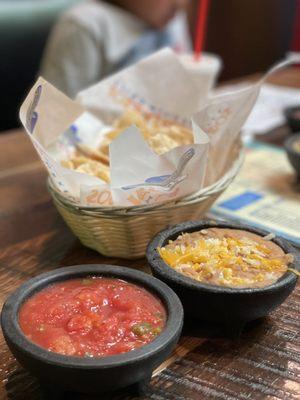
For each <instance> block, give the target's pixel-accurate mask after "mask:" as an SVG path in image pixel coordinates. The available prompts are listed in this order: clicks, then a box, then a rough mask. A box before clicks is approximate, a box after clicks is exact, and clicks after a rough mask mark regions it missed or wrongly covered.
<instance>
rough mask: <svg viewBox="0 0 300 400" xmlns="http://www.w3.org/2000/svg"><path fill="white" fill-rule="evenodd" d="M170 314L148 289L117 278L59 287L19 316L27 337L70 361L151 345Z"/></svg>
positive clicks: (35, 300)
mask: <svg viewBox="0 0 300 400" xmlns="http://www.w3.org/2000/svg"><path fill="white" fill-rule="evenodd" d="M165 321H166V312H165V309H164V307H163V305H162V303H161V301H160V300H159V299H158V298H156V297H155V296H154V295H153V294H151V293H150V292H148V291H147V290H146V289H144V288H142V287H140V286H137V285H135V284H132V283H128V282H125V281H123V280H119V279H113V278H101V277H88V278H84V279H71V280H66V281H63V282H59V283H55V284H53V285H50V286H48V287H46V288H45V289H43V290H41V291H40V292H38V293H36V294H34V295H33V296H32V297H30V298H29V299H28V300H27V301H26V302H25V303H24V304H23V305H22V306H21V309H20V312H19V324H20V327H21V330H22V331H23V333H24V334H25V335H26V336H27V338H28V339H30V340H31V341H32V342H34V343H35V344H37V345H39V346H41V347H43V348H45V349H47V350H49V351H53V352H56V353H60V354H64V355H69V356H82V357H102V356H109V355H114V354H120V353H124V352H128V351H130V350H133V349H136V348H139V347H141V346H143V345H145V344H147V343H149V342H151V341H152V340H153V339H154V338H155V337H156V336H157V335H158V334H159V333H160V332H161V330H162V329H163V327H164V326H165Z"/></svg>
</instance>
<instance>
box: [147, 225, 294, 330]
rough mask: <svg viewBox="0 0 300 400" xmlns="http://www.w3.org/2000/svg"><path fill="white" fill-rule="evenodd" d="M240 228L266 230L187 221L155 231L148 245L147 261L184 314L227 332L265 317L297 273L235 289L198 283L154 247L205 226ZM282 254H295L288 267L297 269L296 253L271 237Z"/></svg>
mask: <svg viewBox="0 0 300 400" xmlns="http://www.w3.org/2000/svg"><path fill="white" fill-rule="evenodd" d="M212 227H214V228H229V229H241V230H246V231H249V232H252V233H255V234H257V235H260V236H266V235H267V234H268V233H269V232H265V231H263V230H260V229H256V228H253V227H250V226H247V225H239V224H231V223H221V222H220V223H215V222H209V221H199V222H186V223H182V224H178V225H175V226H171V227H169V228H168V229H165V230H163V231H161V232H160V233H158V234H157V235H156V236H154V238H153V239H152V241H151V242H150V244H149V246H148V248H147V253H146V256H147V260H148V263H149V265H150V267H151V269H152V273H153V275H154V276H155V277H157V278H159V279H160V280H162V281H164V282H165V283H167V285H168V286H170V287H171V288H172V289H173V290H174V291H175V292H176V293H177V294H178V297H179V298H180V300H181V302H182V304H183V308H184V311H185V315H186V317H192V318H194V319H198V320H202V321H205V322H209V323H214V324H220V325H222V326H223V327H224V331H225V332H227V333H234V331H235V330H236V331H237V332H240V330H241V329H242V327H243V326H244V325H245V323H247V322H249V321H252V320H255V319H258V318H261V317H264V316H266V315H267V314H268V313H270V312H271V311H272V310H274V309H275V308H276V307H278V306H279V305H280V304H281V303H282V302H283V301H284V300H285V299H286V297H287V296H288V295H289V294H290V293H291V292H292V290H293V289H294V287H295V285H296V282H297V276H296V275H295V274H294V273H293V272H290V271H287V272H286V273H285V274H284V275H283V276H282V277H281V278H280V279H279V280H278V281H276V282H275V283H274V284H272V285H270V286H265V287H262V288H245V289H242V288H234V287H232V288H231V287H225V286H218V285H211V284H205V283H201V282H198V281H196V280H194V279H192V278H189V277H187V276H185V275H183V274H181V273H179V272H177V271H175V270H174V269H173V268H171V267H170V266H168V265H167V264H166V263H165V262H164V261H163V260H162V258H161V257H160V255H159V253H158V251H157V248H158V247H163V246H164V245H166V244H168V242H169V240H174V239H176V238H177V237H178V236H179V235H180V234H181V233H183V232H195V231H200V230H201V229H207V228H212ZM272 241H273V242H274V243H276V244H277V245H278V246H280V247H281V248H282V249H283V250H284V252H285V253H292V254H293V255H294V262H293V263H292V264H290V267H291V268H295V269H299V259H298V253H297V252H296V251H295V249H294V248H293V247H292V246H291V245H290V244H289V243H288V242H287V241H285V240H283V239H281V238H276V237H275V238H274V239H273V240H272Z"/></svg>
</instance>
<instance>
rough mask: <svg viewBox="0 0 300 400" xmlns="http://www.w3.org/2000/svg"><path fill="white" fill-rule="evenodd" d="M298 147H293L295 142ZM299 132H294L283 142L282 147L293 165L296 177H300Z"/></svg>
mask: <svg viewBox="0 0 300 400" xmlns="http://www.w3.org/2000/svg"><path fill="white" fill-rule="evenodd" d="M296 143H297V145H298V146H299V149H298V150H297V148H295V144H296ZM299 144H300V133H297V134H294V135H293V136H291V137H290V138H288V139H287V140H286V141H285V142H284V147H285V150H286V152H287V156H288V159H289V161H290V163H291V165H292V166H293V167H294V169H295V172H296V174H297V177H298V179H300V145H299Z"/></svg>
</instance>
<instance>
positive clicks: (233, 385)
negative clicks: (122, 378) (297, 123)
mask: <svg viewBox="0 0 300 400" xmlns="http://www.w3.org/2000/svg"><path fill="white" fill-rule="evenodd" d="M273 80H274V81H275V82H276V83H277V84H286V85H289V86H294V87H300V72H299V70H298V69H295V68H293V69H290V70H287V71H284V72H283V73H279V74H276V76H275V77H274V78H273ZM280 132H281V133H280V135H279V136H276V135H275V140H277V141H280V140H281V139H282V137H283V136H284V135H286V129H281V131H280ZM269 136H270V135H269ZM266 137H267V140H270V139H268V136H266ZM272 139H274V135H273V137H272ZM0 149H1V156H0V303H1V305H2V303H3V302H4V300H5V298H6V297H7V295H8V294H9V293H11V292H12V291H13V290H14V289H15V288H17V287H18V286H19V285H20V284H21V283H22V282H24V281H25V280H27V279H29V278H31V277H33V276H35V275H37V274H40V273H42V272H45V271H49V270H51V269H53V268H57V267H59V266H68V265H75V264H82V263H109V264H120V265H126V266H129V267H132V268H139V269H141V270H144V271H147V267H146V264H145V260H143V259H142V260H137V261H124V260H119V259H107V258H105V257H103V256H101V255H99V254H98V253H96V252H94V251H92V250H89V249H87V248H84V247H83V246H82V245H81V244H80V243H79V242H78V240H77V239H76V238H75V237H74V236H73V234H72V233H71V232H70V231H69V229H68V228H67V227H66V225H65V224H64V222H63V220H62V219H61V217H60V216H59V215H58V213H57V211H56V210H55V208H54V206H53V205H52V203H51V199H50V196H49V194H48V192H47V189H46V172H45V170H44V168H43V166H42V165H41V163H40V161H39V160H38V157H37V156H36V154H35V151H34V150H33V148H32V146H31V143H30V141H29V139H28V138H27V137H26V135H25V134H24V132H22V131H21V130H19V131H14V132H9V133H3V134H1V135H0ZM299 304H300V288H299V284H298V286H297V287H296V289H295V291H294V292H293V294H292V295H291V296H290V297H289V298H288V299H287V300H286V301H285V302H284V303H283V304H282V305H281V306H280V307H279V308H278V309H277V310H276V311H275V312H274V313H272V314H271V315H270V316H269V317H268V318H266V319H264V320H262V321H256V322H255V323H253V324H251V325H249V326H247V328H246V329H245V331H244V332H243V334H242V335H241V337H240V338H239V339H236V340H229V339H222V338H220V332H219V330H218V329H217V328H216V329H213V328H212V327H205V326H202V325H201V324H195V323H194V324H193V323H189V324H187V326H186V327H185V329H184V333H183V336H182V339H181V341H180V343H179V345H178V347H177V349H176V351H175V352H174V354H173V355H172V356H171V357H170V358H169V360H167V361H166V362H165V363H164V364H163V365H162V366H161V367H160V368H159V369H158V371H156V374H155V376H154V377H153V379H152V381H151V384H150V386H149V387H146V389H145V393H144V394H143V395H140V396H139V397H136V396H134V395H133V394H130V393H129V392H126V391H123V392H122V393H117V394H115V395H114V396H113V398H114V399H119V400H121V399H122V400H123V399H124V400H125V399H127V400H129V399H153V400H167V399H168V400H171V399H172V400H173V399H174V400H175V399H176V400H196V399H197V400H198V399H199V400H202V399H221V400H222V399H224V400H249V399H251V400H255V399H281V400H285V399H287V400H289V399H290V400H296V399H300V321H299ZM197 306H198V307H201V306H203V305H201V304H198V305H197ZM42 398H43V393H42V388H41V387H40V386H39V384H38V382H37V381H36V380H35V379H34V378H33V377H32V376H30V374H29V373H27V372H26V371H24V370H23V369H22V368H21V367H20V366H19V365H18V363H17V362H16V360H15V359H14V357H13V356H12V355H11V353H10V352H9V350H8V348H7V346H6V344H5V342H4V339H3V336H2V334H0V400H7V399H13V400H23V399H26V400H27V399H28V400H39V399H42ZM57 398H58V397H57ZM61 398H63V399H72V400H76V399H87V400H88V399H102V398H103V396H100V397H99V396H87V395H79V394H74V393H65V394H63V395H62V397H61Z"/></svg>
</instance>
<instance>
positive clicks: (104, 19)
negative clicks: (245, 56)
mask: <svg viewBox="0 0 300 400" xmlns="http://www.w3.org/2000/svg"><path fill="white" fill-rule="evenodd" d="M187 3H188V0H154V1H153V0H111V1H100V0H86V1H83V2H80V3H79V4H78V5H76V6H74V7H72V8H71V9H70V10H68V11H67V12H66V13H64V14H63V15H62V16H61V17H60V18H59V20H58V22H57V24H56V26H55V27H54V29H53V31H52V33H51V35H50V38H49V41H48V44H47V46H46V50H45V53H44V57H43V61H42V64H41V71H40V72H41V75H42V76H43V77H44V78H45V79H47V80H48V81H49V82H51V83H52V84H53V85H54V86H56V87H57V88H58V89H60V90H61V91H63V92H64V93H65V94H67V95H68V96H70V97H75V95H76V94H77V93H78V92H79V91H80V90H82V89H84V88H86V87H88V86H90V85H92V84H94V83H96V82H98V81H99V80H101V79H102V78H104V77H105V76H107V75H109V74H112V73H114V72H116V71H117V70H119V69H121V68H124V67H126V66H128V65H130V64H132V63H134V62H136V61H138V60H140V59H141V58H143V57H145V56H147V55H149V54H151V53H152V52H154V51H156V50H158V49H160V48H162V47H165V46H170V47H172V48H173V49H174V50H175V51H179V52H186V51H190V50H191V43H190V37H189V33H188V26H187V19H186V13H185V8H186V6H187Z"/></svg>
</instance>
